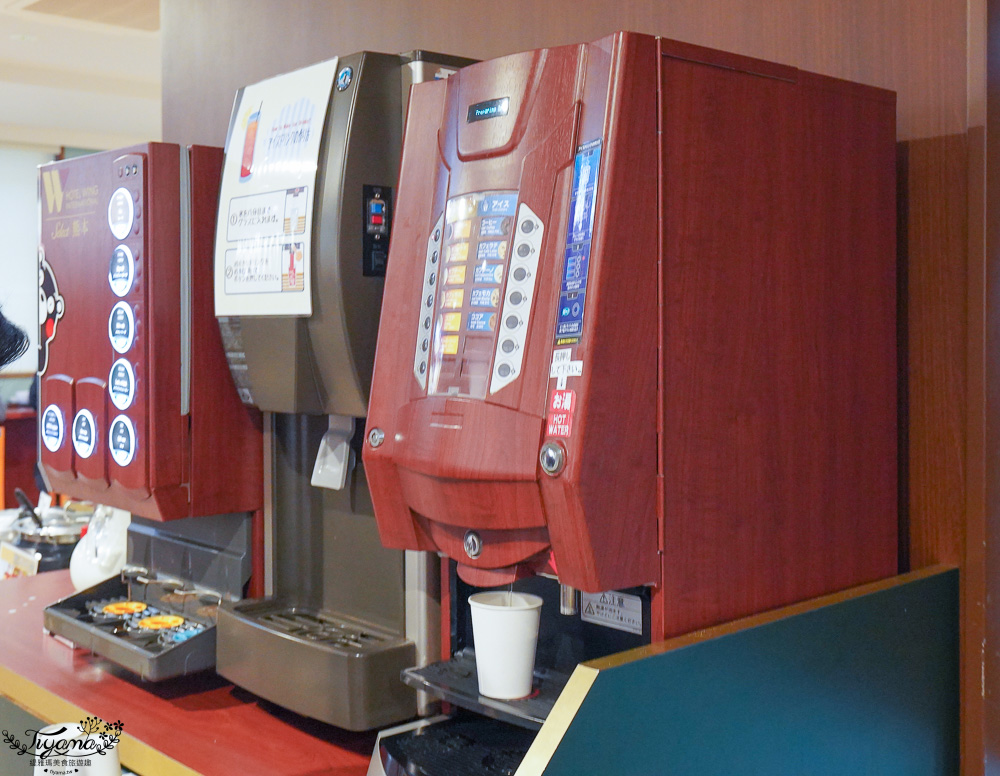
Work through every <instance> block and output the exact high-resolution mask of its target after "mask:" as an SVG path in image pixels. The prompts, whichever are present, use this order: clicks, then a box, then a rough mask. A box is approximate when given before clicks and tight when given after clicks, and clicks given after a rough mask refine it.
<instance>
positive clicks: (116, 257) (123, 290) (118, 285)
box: [108, 245, 135, 296]
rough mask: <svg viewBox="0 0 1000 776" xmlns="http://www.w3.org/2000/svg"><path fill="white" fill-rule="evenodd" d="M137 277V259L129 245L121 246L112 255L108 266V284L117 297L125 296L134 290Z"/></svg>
mask: <svg viewBox="0 0 1000 776" xmlns="http://www.w3.org/2000/svg"><path fill="white" fill-rule="evenodd" d="M134 277H135V258H134V257H133V256H132V251H131V250H129V247H128V246H127V245H119V246H118V247H117V248H115V250H114V252H113V253H112V254H111V262H110V264H109V265H108V283H109V285H110V286H111V290H112V291H113V292H114V294H115V296H125V294H127V293H128V292H129V291H130V290H131V289H132V280H133V278H134Z"/></svg>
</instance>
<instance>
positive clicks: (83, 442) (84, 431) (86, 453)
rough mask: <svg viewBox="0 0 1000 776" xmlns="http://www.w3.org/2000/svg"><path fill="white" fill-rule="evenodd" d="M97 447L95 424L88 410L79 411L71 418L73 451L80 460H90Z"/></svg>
mask: <svg viewBox="0 0 1000 776" xmlns="http://www.w3.org/2000/svg"><path fill="white" fill-rule="evenodd" d="M96 446H97V423H96V422H95V421H94V416H93V415H92V414H91V412H90V410H80V411H79V412H78V413H76V417H75V418H73V449H74V450H76V454H77V455H78V456H80V457H81V458H90V456H92V455H93V454H94V448H95V447H96Z"/></svg>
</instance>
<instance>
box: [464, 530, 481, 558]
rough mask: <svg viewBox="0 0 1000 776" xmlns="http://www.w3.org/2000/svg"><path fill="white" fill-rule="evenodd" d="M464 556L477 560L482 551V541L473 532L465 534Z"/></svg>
mask: <svg viewBox="0 0 1000 776" xmlns="http://www.w3.org/2000/svg"><path fill="white" fill-rule="evenodd" d="M464 544H465V554H466V555H468V556H469V557H470V558H478V557H479V555H480V553H482V551H483V539H482V537H481V536H480V535H479V534H477V533H476V532H475V531H466V532H465V541H464Z"/></svg>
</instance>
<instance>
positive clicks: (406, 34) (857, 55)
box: [162, 0, 966, 145]
mask: <svg viewBox="0 0 1000 776" xmlns="http://www.w3.org/2000/svg"><path fill="white" fill-rule="evenodd" d="M162 29H163V40H164V44H165V45H164V47H163V138H164V140H167V141H173V142H185V143H190V142H199V143H208V144H214V145H221V144H222V143H223V142H224V140H225V133H226V128H227V126H228V121H229V112H230V109H231V107H232V101H233V95H234V94H235V92H236V89H238V88H239V87H240V86H244V85H246V84H248V83H253V82H255V81H257V80H260V79H261V78H265V77H268V76H271V75H275V74H277V73H280V72H285V71H288V70H292V69H295V68H297V67H302V66H304V65H307V64H311V63H313V62H317V61H320V60H322V59H329V58H330V57H332V56H336V55H344V54H349V53H352V52H354V51H360V50H362V49H370V50H374V51H389V52H399V51H408V50H411V49H418V48H420V49H425V50H431V51H442V52H446V53H449V54H454V55H459V56H466V57H475V58H479V59H487V58H493V57H498V56H502V55H504V54H510V53H512V52H515V51H526V50H529V49H534V48H541V47H551V46H558V45H562V44H567V43H579V42H581V41H587V40H596V39H597V38H599V37H601V36H603V35H607V34H608V33H610V32H614V31H615V30H620V29H628V30H634V31H636V32H645V33H650V34H655V35H662V36H665V37H669V38H673V39H676V40H683V41H687V42H690V43H697V44H699V45H704V46H712V47H716V48H720V49H723V50H727V51H733V52H735V53H738V54H744V55H747V56H752V57H759V58H762V59H768V60H773V61H776V62H781V63H783V64H787V65H792V66H794V67H798V68H801V69H804V70H810V71H814V72H820V73H824V74H827V75H833V76H836V77H839V78H846V79H851V80H856V81H861V82H863V83H868V84H872V85H874V86H882V87H884V88H888V89H893V90H895V91H896V92H898V93H899V133H900V136H901V137H903V138H913V137H936V136H939V135H944V134H950V133H955V132H961V131H964V128H965V105H966V98H965V74H966V62H965V35H966V15H965V4H964V3H955V2H948V0H914V1H913V2H907V1H906V0H885V1H883V2H869V0H811V1H810V2H801V1H800V0H776V1H775V2H768V3H762V2H759V1H758V0H674V1H673V2H670V3H662V2H657V0H623V1H622V2H617V3H608V2H605V0H580V1H579V2H569V1H568V0H556V1H555V2H546V3H539V2H536V1H535V0H508V2H504V3H477V4H474V5H470V4H469V3H462V2H457V0H428V1H427V2H423V3H412V2H406V1H405V0H340V1H339V2H336V3H331V2H327V1H326V0H303V1H300V2H295V3H279V2H276V0H220V1H219V2H212V3H204V2H199V1H198V0H172V1H171V2H170V3H164V4H163V9H162ZM220 52H225V56H220ZM206 73H211V77H209V78H206V77H205V74H206Z"/></svg>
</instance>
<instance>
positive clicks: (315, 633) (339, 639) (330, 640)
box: [257, 607, 391, 652]
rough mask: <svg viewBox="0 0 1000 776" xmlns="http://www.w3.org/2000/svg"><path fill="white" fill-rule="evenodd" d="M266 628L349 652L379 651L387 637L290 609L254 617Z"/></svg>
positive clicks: (311, 613) (325, 616)
mask: <svg viewBox="0 0 1000 776" xmlns="http://www.w3.org/2000/svg"><path fill="white" fill-rule="evenodd" d="M257 618H258V619H259V620H260V622H261V623H262V624H264V625H266V626H267V627H269V628H273V629H274V630H277V631H280V632H283V633H287V634H288V635H289V636H295V637H296V638H300V639H306V640H307V641H316V642H321V643H323V644H329V645H330V646H332V647H339V648H342V649H347V650H350V651H352V652H358V651H365V650H371V649H380V648H381V647H382V646H383V645H384V644H385V643H386V642H388V641H390V640H391V639H390V637H389V636H387V635H384V634H380V633H376V632H374V631H373V630H371V629H368V628H360V627H358V626H357V625H356V624H354V623H350V622H347V621H346V620H341V619H337V618H335V617H333V616H331V615H329V614H327V613H325V612H313V611H309V610H305V609H300V608H298V607H291V608H288V609H282V610H279V611H275V612H264V613H260V614H258V615H257Z"/></svg>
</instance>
